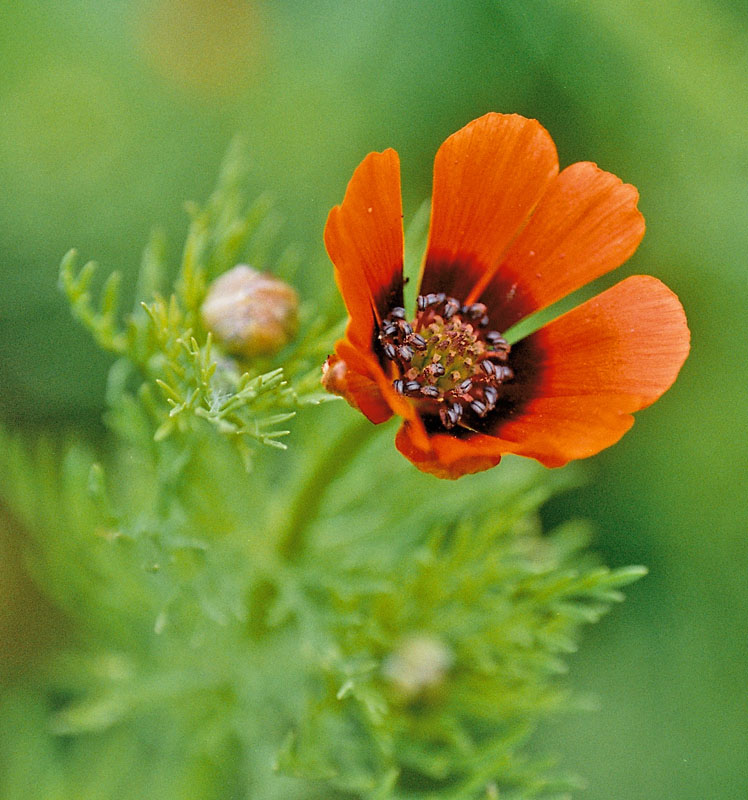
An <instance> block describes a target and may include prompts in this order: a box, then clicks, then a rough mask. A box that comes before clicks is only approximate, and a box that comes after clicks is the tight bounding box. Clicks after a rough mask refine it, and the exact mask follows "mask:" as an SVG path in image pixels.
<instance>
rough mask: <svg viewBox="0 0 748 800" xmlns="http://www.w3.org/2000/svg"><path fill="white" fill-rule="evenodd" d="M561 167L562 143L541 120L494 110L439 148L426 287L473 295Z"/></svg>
mask: <svg viewBox="0 0 748 800" xmlns="http://www.w3.org/2000/svg"><path fill="white" fill-rule="evenodd" d="M557 173H558V157H557V155H556V147H555V145H554V144H553V140H552V139H551V137H550V135H549V134H548V132H547V131H546V130H545V128H543V127H542V126H541V125H540V123H539V122H537V120H534V119H525V118H524V117H520V116H518V115H516V114H496V113H491V114H486V115H485V116H482V117H480V118H479V119H476V120H474V121H473V122H471V123H469V124H468V125H466V126H465V127H464V128H462V129H461V130H459V131H457V132H456V133H454V134H452V136H450V137H449V138H448V139H447V140H446V141H445V142H444V144H442V146H441V147H440V148H439V151H438V152H437V154H436V160H435V162H434V190H433V197H432V202H431V228H430V231H429V242H428V246H427V249H426V259H425V263H424V270H423V277H422V281H421V290H420V291H421V293H422V294H425V293H427V292H446V293H447V294H448V295H453V296H454V297H456V298H458V299H460V300H465V299H466V298H467V296H468V294H469V293H470V291H471V289H472V288H473V287H474V286H475V284H476V283H477V281H478V280H479V279H480V277H481V276H482V275H483V273H484V272H487V271H493V270H494V269H495V268H496V267H497V266H498V265H499V263H500V262H501V260H502V258H503V256H504V255H505V253H506V251H507V249H508V248H509V245H510V244H511V242H512V241H513V239H514V238H515V237H516V236H517V234H518V233H519V232H520V230H521V229H522V227H523V226H524V225H525V224H526V223H527V220H528V218H529V216H530V214H531V213H532V211H533V209H534V208H535V206H536V205H537V203H538V201H539V200H540V198H541V197H542V195H543V193H544V192H545V190H546V188H547V187H548V185H549V183H550V182H551V181H552V180H553V178H554V177H555V176H556V174H557Z"/></svg>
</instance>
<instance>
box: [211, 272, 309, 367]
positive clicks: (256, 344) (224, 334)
mask: <svg viewBox="0 0 748 800" xmlns="http://www.w3.org/2000/svg"><path fill="white" fill-rule="evenodd" d="M298 309H299V297H298V295H297V294H296V291H295V290H294V289H293V288H291V287H290V286H289V285H288V284H287V283H284V282H283V281H282V280H279V279H278V278H276V277H274V276H273V275H270V274H268V273H266V272H259V271H258V270H256V269H253V268H252V267H249V266H247V265H246V264H238V265H237V266H236V267H234V268H233V269H230V270H229V271H228V272H225V273H224V274H223V275H221V276H220V277H219V278H217V279H216V280H215V281H214V282H213V283H212V284H211V286H210V288H209V289H208V294H207V295H206V297H205V301H204V302H203V306H202V309H201V313H202V319H203V324H204V325H205V327H206V328H207V329H208V330H209V331H212V332H213V335H214V336H215V337H216V339H217V340H218V341H219V342H220V343H221V344H222V345H223V346H224V347H225V348H226V350H227V351H228V352H229V353H232V354H234V355H239V356H244V357H245V358H252V357H254V356H261V355H271V354H272V353H276V352H278V350H280V349H281V348H282V347H284V346H285V345H286V344H288V342H290V341H291V339H293V337H294V336H295V334H296V331H297V329H298Z"/></svg>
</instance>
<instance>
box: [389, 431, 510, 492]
mask: <svg viewBox="0 0 748 800" xmlns="http://www.w3.org/2000/svg"><path fill="white" fill-rule="evenodd" d="M419 433H420V432H419V430H418V425H417V424H414V423H412V422H405V423H403V425H402V426H401V427H400V430H399V431H398V432H397V436H396V437H395V446H396V447H397V449H398V450H399V451H400V452H401V453H402V454H403V455H404V456H405V457H406V458H407V459H408V460H409V461H412V462H413V464H415V466H416V467H418V469H420V470H421V472H428V473H430V474H431V475H435V476H436V477H437V478H449V479H451V480H454V479H456V478H459V477H461V476H462V475H471V474H472V473H474V472H483V470H485V469H490V468H491V467H495V466H496V465H497V464H498V463H499V461H501V455H502V451H501V449H500V448H498V447H497V446H496V440H495V439H494V438H492V437H491V436H483V435H480V434H478V435H476V436H473V437H472V438H470V439H458V438H457V437H456V436H452V435H450V434H445V433H437V434H434V435H432V436H430V437H428V439H427V441H426V446H425V447H424V446H423V443H422V442H419V439H420V437H419Z"/></svg>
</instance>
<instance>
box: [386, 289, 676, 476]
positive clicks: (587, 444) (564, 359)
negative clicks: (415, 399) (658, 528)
mask: <svg viewBox="0 0 748 800" xmlns="http://www.w3.org/2000/svg"><path fill="white" fill-rule="evenodd" d="M689 339H690V334H689V331H688V327H687V325H686V318H685V314H684V312H683V308H682V306H681V304H680V302H679V300H678V298H677V297H676V296H675V295H674V294H673V293H672V292H671V291H670V289H668V288H667V287H666V286H665V285H664V284H663V283H661V282H660V281H658V280H657V279H656V278H651V277H649V276H634V277H632V278H628V279H626V280H625V281H622V282H621V283H619V284H617V285H616V286H614V287H613V288H611V289H608V291H606V292H603V293H602V294H600V295H598V296H597V297H594V298H592V299H591V300H588V301H587V302H586V303H584V304H583V305H581V306H579V307H578V308H576V309H574V310H573V311H570V312H568V313H567V314H564V315H563V316H562V317H559V318H558V319H557V320H555V321H554V322H552V323H550V324H549V325H546V326H545V327H544V328H542V329H541V330H540V331H537V332H536V333H534V334H532V336H530V337H528V340H531V341H528V340H524V341H525V343H526V344H525V351H526V352H528V353H531V354H532V355H531V356H528V364H530V363H531V362H534V367H535V368H536V369H538V374H537V376H536V379H535V381H534V383H533V385H532V386H530V387H529V388H528V392H529V393H530V395H531V396H530V397H529V399H527V398H524V399H523V396H524V395H525V394H527V393H526V392H524V391H523V388H522V387H521V386H515V387H513V392H514V394H515V396H516V398H517V399H518V404H517V405H516V406H508V407H509V408H510V410H509V416H508V417H505V418H503V419H501V418H500V419H498V420H497V421H496V423H495V425H494V426H493V429H492V430H491V431H489V432H487V433H476V434H473V435H469V434H466V433H462V434H461V435H460V436H459V437H458V436H454V435H450V434H434V435H431V436H429V437H428V438H427V440H426V443H425V446H424V442H423V438H422V437H420V438H416V437H414V435H413V434H414V432H416V433H417V432H418V427H419V425H418V424H414V423H406V424H405V425H404V426H403V427H402V428H401V429H400V432H399V433H398V436H397V447H398V449H399V450H400V452H401V453H403V455H405V456H406V457H407V458H408V459H410V460H411V461H412V462H413V463H414V464H415V465H416V466H417V467H418V468H419V469H421V470H423V471H424V472H430V473H432V474H434V475H437V476H438V477H442V478H458V477H460V475H464V474H468V473H472V472H478V471H480V470H483V469H488V468H490V467H492V466H494V465H495V464H497V463H498V462H499V460H500V458H501V456H502V455H505V454H507V453H514V454H517V455H522V456H529V457H531V458H536V459H537V460H538V461H540V462H541V463H543V464H545V465H546V466H547V467H559V466H562V465H563V464H565V463H566V462H568V461H571V460H572V459H577V458H586V457H587V456H591V455H594V454H595V453H598V452H599V451H600V450H603V449H604V448H606V447H609V446H610V445H612V444H615V442H617V441H618V440H619V439H620V438H621V436H623V434H624V433H625V432H626V431H627V430H628V429H629V428H630V427H631V426H632V425H633V423H634V418H633V417H632V416H631V414H632V412H634V411H638V410H639V409H642V408H645V407H646V406H648V405H650V404H651V403H653V402H654V401H655V400H656V399H657V398H658V397H660V395H662V394H663V393H664V392H665V391H666V390H667V389H668V388H669V387H670V386H671V385H672V383H673V381H674V380H675V378H676V377H677V375H678V372H679V370H680V368H681V366H682V364H683V362H684V361H685V359H686V356H687V355H688V350H689ZM536 359H537V360H536ZM509 386H511V384H510V385H509ZM513 402H514V401H512V403H513ZM416 422H417V423H420V420H417V421H416ZM420 427H421V428H422V427H423V426H422V425H420Z"/></svg>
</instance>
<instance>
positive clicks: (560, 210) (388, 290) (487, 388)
mask: <svg viewBox="0 0 748 800" xmlns="http://www.w3.org/2000/svg"><path fill="white" fill-rule="evenodd" d="M637 199H638V193H637V191H636V189H635V188H634V187H633V186H630V185H628V184H624V183H622V182H621V181H620V180H619V179H618V178H617V177H615V175H611V174H610V173H608V172H604V171H603V170H601V169H599V168H598V167H597V166H596V165H595V164H592V163H590V162H580V163H578V164H572V165H571V166H570V167H567V168H566V169H565V170H563V171H562V172H559V168H558V158H557V155H556V148H555V146H554V144H553V140H552V139H551V137H550V136H549V134H548V132H547V131H546V130H545V129H544V128H543V127H542V126H541V125H540V124H539V123H538V122H537V121H536V120H530V119H525V118H524V117H520V116H517V115H504V114H495V113H492V114H486V115H485V116H483V117H480V119H477V120H474V121H473V122H471V123H470V124H468V125H466V126H465V127H464V128H462V130H459V131H457V133H455V134H453V135H452V136H450V137H449V138H448V139H447V140H446V141H445V142H444V144H443V145H442V146H441V147H440V148H439V152H438V153H437V154H436V161H435V163H434V190H433V197H432V207H431V228H430V231H429V239H428V245H427V248H426V255H425V259H424V263H423V269H422V274H421V285H420V293H419V295H418V300H417V309H416V313H415V318H414V319H413V320H412V321H411V322H407V321H406V312H405V309H404V308H403V269H402V268H403V229H402V203H401V197H400V165H399V159H398V156H397V153H396V152H395V151H394V150H385V151H384V152H383V153H370V154H369V155H368V156H367V157H366V158H365V159H364V160H363V162H362V163H361V164H360V165H359V167H358V168H357V169H356V171H355V172H354V174H353V178H352V179H351V181H350V183H349V184H348V190H347V191H346V194H345V198H344V199H343V202H342V204H341V205H339V206H336V207H335V208H333V209H332V211H331V212H330V215H329V217H328V220H327V226H326V228H325V244H326V246H327V252H328V253H329V255H330V258H331V259H332V262H333V264H334V265H335V277H336V280H337V283H338V286H339V288H340V291H341V293H342V295H343V299H344V301H345V304H346V307H347V308H348V313H349V314H350V320H349V323H348V327H347V329H346V335H345V338H343V339H341V340H340V341H339V342H338V343H337V344H336V347H335V354H334V355H333V356H331V357H330V359H329V360H328V364H327V370H326V378H325V379H323V380H325V382H326V385H327V386H328V388H329V389H330V390H331V391H336V392H338V393H340V394H342V395H343V396H344V397H345V398H346V399H347V400H348V402H349V403H351V405H353V406H354V407H356V408H358V409H360V410H361V411H362V413H363V414H365V415H366V416H367V417H368V419H370V420H371V421H372V422H374V423H380V422H384V421H385V420H387V419H389V418H390V417H391V416H392V415H393V413H394V414H398V415H400V416H401V417H402V418H403V420H404V422H403V425H402V427H401V428H400V430H399V432H398V434H397V439H396V445H397V448H398V449H399V450H400V452H401V453H403V455H405V456H406V457H407V458H409V459H410V460H411V461H412V462H413V463H414V464H415V465H416V466H417V467H418V468H419V469H421V470H423V471H424V472H431V473H433V474H434V475H437V476H439V477H442V478H457V477H459V476H460V475H464V474H467V473H471V472H479V471H481V470H484V469H488V468H489V467H492V466H494V465H496V464H498V463H499V461H500V459H501V456H502V455H503V454H504V453H515V454H517V455H522V456H529V457H532V458H536V459H537V460H538V461H540V462H542V463H543V464H545V465H546V466H549V467H557V466H561V465H563V464H565V463H566V462H567V461H569V460H571V459H575V458H585V457H586V456H591V455H593V454H595V453H597V452H599V451H600V450H602V449H603V448H605V447H608V446H609V445H611V444H614V443H615V442H617V441H618V440H619V439H620V438H621V436H622V435H623V434H624V433H625V432H626V431H627V430H628V429H629V428H630V427H631V425H632V424H633V422H634V419H633V417H632V416H631V413H632V412H633V411H638V410H639V409H640V408H644V407H646V406H648V405H650V403H653V402H654V401H655V400H656V399H657V398H658V397H659V396H660V395H661V394H662V393H663V392H665V391H666V390H667V389H668V388H669V387H670V386H671V384H672V383H673V381H674V380H675V378H676V376H677V374H678V371H679V370H680V367H681V365H682V364H683V362H684V360H685V358H686V356H687V354H688V349H689V331H688V327H687V326H686V318H685V314H684V312H683V308H682V307H681V304H680V302H679V301H678V298H677V297H676V296H675V295H674V294H673V293H672V292H671V291H670V290H669V289H668V288H667V287H666V286H665V285H664V284H662V283H660V281H658V280H656V279H655V278H652V277H649V276H644V275H638V276H635V277H631V278H627V279H626V280H624V281H622V282H621V283H618V284H617V285H615V286H613V287H612V288H611V289H608V290H607V291H605V292H603V293H602V294H600V295H598V296H597V297H594V298H592V299H591V300H588V301H587V302H586V303H583V304H582V305H581V306H579V307H577V308H575V309H574V310H573V311H569V312H568V313H566V314H564V315H563V316H561V317H559V318H557V319H555V320H554V321H553V322H550V323H549V324H547V325H545V326H544V327H543V328H541V329H540V330H538V331H536V332H535V333H532V334H531V335H529V336H527V337H525V338H524V339H521V340H520V341H519V342H516V343H514V344H512V345H511V347H510V346H509V344H508V343H507V342H506V340H505V339H504V338H503V336H502V333H501V332H502V331H505V330H507V329H508V328H509V327H511V326H512V325H514V324H515V323H516V322H518V321H519V320H521V319H522V318H523V317H525V316H527V315H528V314H530V313H532V312H534V311H538V310H539V309H542V308H545V307H546V306H548V305H550V304H551V303H554V302H555V301H556V300H559V299H561V298H562V297H565V296H566V295H568V294H569V293H571V292H573V291H575V290H576V289H579V288H580V287H582V286H584V285H585V284H587V283H589V282H590V281H592V280H594V279H595V278H597V277H599V276H600V275H603V274H604V273H606V272H609V271H610V270H612V269H614V268H616V267H618V266H619V265H620V264H622V263H623V262H624V261H625V260H626V259H627V258H629V256H631V254H632V253H633V252H634V250H636V248H637V246H638V244H639V242H640V241H641V238H642V236H643V235H644V218H643V217H642V215H641V213H640V212H639V210H638V209H637V207H636V203H637Z"/></svg>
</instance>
